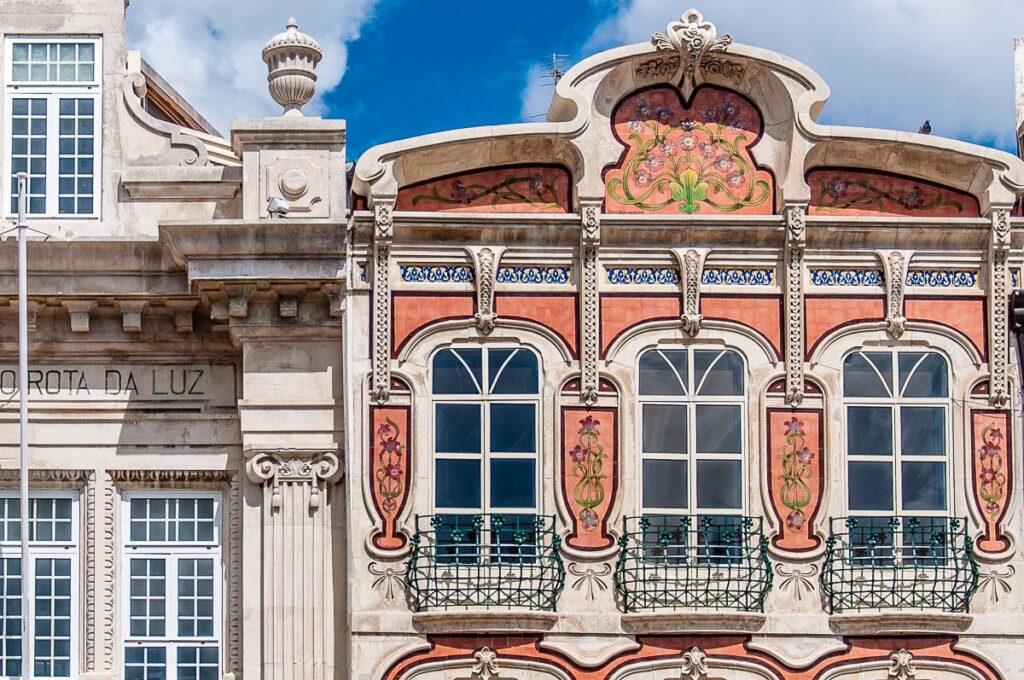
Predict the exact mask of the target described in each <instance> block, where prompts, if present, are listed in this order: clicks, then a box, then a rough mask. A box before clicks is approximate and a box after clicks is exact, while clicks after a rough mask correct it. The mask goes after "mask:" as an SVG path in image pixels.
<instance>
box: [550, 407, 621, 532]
mask: <svg viewBox="0 0 1024 680" xmlns="http://www.w3.org/2000/svg"><path fill="white" fill-rule="evenodd" d="M617 419H618V409H614V408H593V409H583V408H565V409H562V440H563V450H562V456H561V459H562V470H561V473H562V474H561V476H562V498H563V499H564V500H565V504H566V506H567V507H568V508H569V511H570V512H571V513H572V518H571V522H572V533H570V534H569V536H568V537H567V538H566V543H567V544H568V545H569V546H571V547H573V548H576V549H577V550H603V549H605V548H610V547H612V545H614V543H615V540H614V539H613V538H612V536H611V535H609V533H608V513H609V511H610V510H611V507H612V504H613V503H614V502H615V490H616V488H617V487H618V483H619V480H618V471H617V467H618V462H617V459H618V455H617V451H616V450H615V448H616V447H615V443H616V441H617V435H616V421H617Z"/></svg>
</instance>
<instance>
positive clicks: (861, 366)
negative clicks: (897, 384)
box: [843, 352, 892, 397]
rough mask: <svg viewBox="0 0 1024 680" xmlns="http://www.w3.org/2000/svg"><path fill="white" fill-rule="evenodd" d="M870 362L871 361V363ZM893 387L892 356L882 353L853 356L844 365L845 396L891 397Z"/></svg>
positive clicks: (847, 358)
mask: <svg viewBox="0 0 1024 680" xmlns="http://www.w3.org/2000/svg"><path fill="white" fill-rule="evenodd" d="M869 360H870V361H869ZM891 386H892V355H891V354H888V353H882V352H867V353H861V352H857V353H856V354H851V355H850V356H848V357H846V361H845V362H844V363H843V395H844V396H847V397H889V396H891V395H890V392H889V391H890V389H891Z"/></svg>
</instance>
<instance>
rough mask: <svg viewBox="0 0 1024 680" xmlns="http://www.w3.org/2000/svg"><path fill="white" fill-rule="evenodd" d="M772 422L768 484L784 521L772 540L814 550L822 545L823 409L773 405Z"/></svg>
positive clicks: (785, 548)
mask: <svg viewBox="0 0 1024 680" xmlns="http://www.w3.org/2000/svg"><path fill="white" fill-rule="evenodd" d="M768 428H769V429H768V447H769V450H768V475H769V479H768V488H769V492H770V494H771V504H772V509H773V510H774V511H775V515H776V517H777V518H778V524H779V532H778V535H776V536H775V538H774V539H773V540H772V545H773V547H774V548H776V549H778V550H781V551H786V552H791V553H801V552H807V551H810V550H814V549H816V548H817V547H818V546H819V545H821V539H820V538H818V537H817V536H816V535H815V534H814V526H813V525H814V518H815V516H816V515H817V514H818V510H819V509H820V507H821V495H822V490H823V488H824V475H825V466H824V460H823V456H822V452H823V449H824V447H823V446H822V442H823V440H822V434H823V432H822V412H821V411H820V410H818V409H802V410H791V409H770V410H769V411H768Z"/></svg>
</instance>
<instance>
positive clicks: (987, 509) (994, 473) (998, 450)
mask: <svg viewBox="0 0 1024 680" xmlns="http://www.w3.org/2000/svg"><path fill="white" fill-rule="evenodd" d="M981 440H982V445H981V450H979V451H978V464H979V468H980V469H979V470H978V481H979V484H978V496H979V497H980V498H981V501H982V510H983V511H984V513H985V514H986V515H988V517H989V518H990V519H992V520H996V519H998V517H999V514H1000V512H1001V511H1002V509H1003V498H1004V497H1005V496H1006V475H1005V474H1004V473H1003V448H1002V445H1003V432H1002V430H1000V429H999V428H998V427H996V425H995V423H989V424H988V425H986V426H985V429H983V430H982V431H981Z"/></svg>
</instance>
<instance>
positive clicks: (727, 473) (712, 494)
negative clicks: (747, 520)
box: [697, 460, 743, 510]
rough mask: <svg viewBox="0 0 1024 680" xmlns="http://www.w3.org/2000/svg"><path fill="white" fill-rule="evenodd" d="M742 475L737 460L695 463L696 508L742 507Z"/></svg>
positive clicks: (699, 461) (700, 461)
mask: <svg viewBox="0 0 1024 680" xmlns="http://www.w3.org/2000/svg"><path fill="white" fill-rule="evenodd" d="M742 483H743V479H742V473H741V471H740V461H738V460H698V461H697V507H698V508H701V509H707V508H723V509H737V510H738V509H739V508H741V507H743V490H742Z"/></svg>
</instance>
